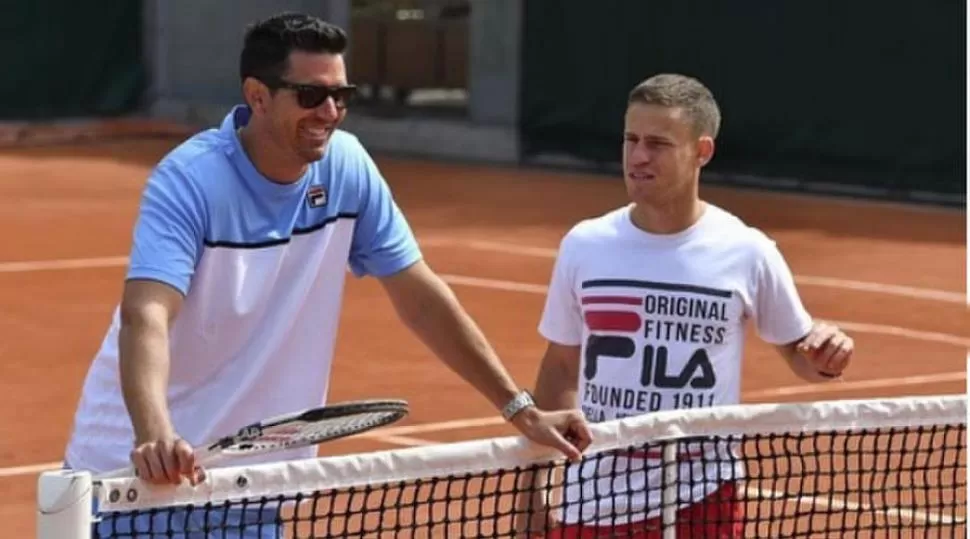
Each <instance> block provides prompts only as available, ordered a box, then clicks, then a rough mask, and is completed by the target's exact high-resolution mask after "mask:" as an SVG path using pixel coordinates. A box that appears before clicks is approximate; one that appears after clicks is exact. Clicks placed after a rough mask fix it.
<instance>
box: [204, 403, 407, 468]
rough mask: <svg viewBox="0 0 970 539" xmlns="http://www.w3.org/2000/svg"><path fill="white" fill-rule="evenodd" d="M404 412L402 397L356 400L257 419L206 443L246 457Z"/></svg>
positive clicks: (371, 425)
mask: <svg viewBox="0 0 970 539" xmlns="http://www.w3.org/2000/svg"><path fill="white" fill-rule="evenodd" d="M407 414H408V403H407V401H404V400H394V399H384V400H357V401H349V402H342V403H335V404H330V405H327V406H320V407H316V408H309V409H307V410H303V411H300V412H294V413H290V414H284V415H280V416H276V417H272V418H268V419H265V420H263V421H258V422H256V423H252V424H250V425H246V426H245V427H243V428H241V429H239V430H238V431H237V432H236V434H233V435H229V436H225V437H223V438H221V439H219V440H217V441H215V442H213V443H211V444H209V445H207V446H206V448H205V450H206V453H208V454H209V455H210V456H216V455H218V457H220V458H222V457H229V458H232V457H248V456H253V455H262V454H265V453H272V452H276V451H285V450H289V449H298V448H301V447H308V446H312V445H318V444H321V443H324V442H329V441H331V440H336V439H338V438H344V437H347V436H352V435H354V434H360V433H362V432H367V431H369V430H372V429H375V428H378V427H382V426H386V425H390V424H391V423H395V422H397V421H399V420H401V419H402V418H403V417H405V416H406V415H407Z"/></svg>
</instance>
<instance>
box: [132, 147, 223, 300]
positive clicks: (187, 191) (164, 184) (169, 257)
mask: <svg viewBox="0 0 970 539" xmlns="http://www.w3.org/2000/svg"><path fill="white" fill-rule="evenodd" d="M205 222H206V213H205V203H204V200H203V197H202V194H201V193H200V192H199V190H198V187H197V186H196V185H195V184H194V183H193V182H191V181H190V180H189V179H188V178H186V177H185V176H184V175H182V174H180V173H179V172H178V171H176V170H173V169H172V167H170V166H167V165H165V164H162V165H160V166H159V167H157V168H156V169H155V170H154V171H153V172H152V175H151V176H150V177H149V178H148V182H147V184H146V185H145V189H144V191H143V193H142V200H141V206H140V208H139V212H138V219H137V221H136V222H135V230H134V237H133V239H132V247H131V257H130V260H129V264H128V275H127V278H128V279H150V280H154V281H160V282H163V283H165V284H168V285H170V286H173V287H175V288H176V289H178V290H179V291H180V292H182V294H183V295H184V294H186V293H188V290H189V283H190V282H191V280H192V276H193V274H194V273H195V267H196V264H197V263H198V261H199V257H200V256H201V254H202V247H203V241H204V238H205Z"/></svg>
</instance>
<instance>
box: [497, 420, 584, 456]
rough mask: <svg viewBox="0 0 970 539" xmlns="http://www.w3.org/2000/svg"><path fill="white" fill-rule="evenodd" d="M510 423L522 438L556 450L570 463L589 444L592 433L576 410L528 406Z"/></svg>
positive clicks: (581, 453) (580, 454)
mask: <svg viewBox="0 0 970 539" xmlns="http://www.w3.org/2000/svg"><path fill="white" fill-rule="evenodd" d="M512 424H513V425H515V427H516V428H517V429H519V431H520V432H521V433H522V434H523V435H524V436H525V437H526V438H528V439H530V440H532V441H533V442H536V443H538V444H542V445H546V446H549V447H553V448H555V449H558V450H559V451H560V452H562V454H563V455H565V456H566V458H568V459H569V460H570V461H572V462H579V460H580V459H582V457H583V451H585V450H586V448H587V447H589V445H590V444H591V443H592V442H593V433H592V432H590V430H589V425H588V424H587V423H586V418H585V417H583V414H582V412H580V411H579V410H558V411H554V412H547V411H544V410H539V409H538V408H536V407H535V406H532V407H529V408H526V409H525V410H522V411H521V412H519V413H518V414H516V415H515V416H514V417H512Z"/></svg>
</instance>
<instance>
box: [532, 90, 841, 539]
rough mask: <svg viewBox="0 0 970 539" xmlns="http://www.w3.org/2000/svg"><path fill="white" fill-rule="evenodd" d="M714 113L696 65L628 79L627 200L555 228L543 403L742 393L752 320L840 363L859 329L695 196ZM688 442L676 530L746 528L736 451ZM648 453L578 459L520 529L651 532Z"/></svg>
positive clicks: (823, 362)
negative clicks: (805, 291)
mask: <svg viewBox="0 0 970 539" xmlns="http://www.w3.org/2000/svg"><path fill="white" fill-rule="evenodd" d="M719 124H720V113H719V110H718V106H717V104H716V102H715V100H714V98H713V96H712V94H711V92H710V91H709V90H708V89H707V88H706V87H704V85H703V84H701V83H700V82H699V81H697V80H695V79H692V78H690V77H685V76H681V75H674V74H661V75H657V76H655V77H652V78H650V79H647V80H646V81H644V82H642V83H641V84H639V85H638V86H636V87H635V88H634V89H633V90H632V91H631V93H630V94H629V99H628V107H627V111H626V117H625V129H624V135H623V137H624V141H623V171H624V182H625V185H626V189H627V193H628V196H629V198H630V199H631V201H632V203H631V204H629V205H627V206H624V207H622V208H619V209H616V210H613V211H611V212H609V213H607V214H605V215H602V216H599V217H595V218H591V219H587V220H584V221H582V222H580V223H578V224H576V225H575V226H574V227H573V228H572V229H571V230H570V231H569V232H568V233H567V234H566V236H565V237H564V238H563V240H562V242H561V245H560V250H559V254H558V258H557V260H556V263H555V269H554V271H553V275H552V278H551V282H550V286H549V292H548V297H547V300H546V305H545V309H544V311H543V313H542V318H541V322H540V325H539V331H540V333H541V334H542V335H543V337H545V338H546V339H547V340H548V348H547V350H546V353H545V355H544V357H543V359H542V365H541V368H540V372H539V375H538V380H537V382H536V388H535V397H536V401H537V402H538V403H539V404H540V406H544V407H551V408H562V407H568V406H581V407H582V409H583V411H584V413H585V415H586V417H587V419H588V420H590V421H591V422H598V421H605V420H611V419H616V418H620V417H625V416H631V415H637V414H643V413H649V412H653V411H658V410H671V409H688V408H701V407H710V406H718V405H729V404H737V403H739V402H740V399H741V379H740V378H741V362H742V354H743V351H744V331H745V329H744V325H745V323H746V321H747V320H751V321H752V322H753V324H754V328H755V329H756V331H757V334H758V336H759V337H760V338H761V339H763V340H764V341H766V342H768V343H771V344H773V345H775V346H776V347H777V349H778V350H779V352H780V354H781V356H782V357H783V358H785V359H786V360H787V364H788V366H789V367H790V368H792V369H794V370H795V371H796V372H797V373H798V374H799V375H800V376H801V377H802V378H805V379H807V380H810V381H813V382H814V381H822V380H830V379H832V378H833V377H838V376H840V375H841V373H842V371H843V370H844V369H845V368H846V366H847V364H848V362H849V358H850V357H851V355H852V351H853V342H852V339H851V338H849V337H848V336H847V335H846V334H845V333H843V332H842V331H840V330H839V329H838V328H836V327H834V326H832V325H830V324H826V323H824V322H819V321H815V320H813V319H812V317H811V316H810V315H809V314H808V313H807V312H806V310H805V308H804V307H803V305H802V302H801V299H800V298H799V295H798V292H797V291H796V289H795V284H794V279H793V276H792V274H791V272H790V270H789V268H788V266H787V264H786V262H785V260H784V258H783V257H782V255H781V253H780V252H779V250H778V248H777V247H776V245H775V243H774V242H773V241H772V240H771V239H770V238H768V237H767V236H766V235H765V234H763V233H762V232H760V231H758V230H757V229H754V228H752V227H749V226H747V225H745V223H743V222H742V221H741V220H740V219H738V218H737V217H735V216H734V215H731V214H730V213H728V212H727V211H725V210H723V209H721V208H718V207H716V206H714V205H712V204H710V203H707V202H704V201H703V200H701V199H700V198H699V193H698V184H699V178H700V171H701V168H702V167H704V166H705V165H706V164H707V163H708V162H709V161H710V159H711V157H712V156H713V154H714V140H715V138H716V136H717V132H718V128H719ZM766 368H771V366H770V365H769V366H767V367H766ZM692 456H696V455H693V453H688V454H686V455H681V457H682V458H684V459H686V460H687V462H686V463H682V465H681V466H687V467H690V466H692V467H691V468H687V467H685V468H682V472H686V473H682V474H681V477H682V478H683V477H704V478H705V479H706V480H704V481H696V482H693V483H691V482H688V484H686V485H684V486H682V487H681V489H680V492H681V497H682V499H683V498H687V499H686V500H684V501H686V502H687V503H686V507H683V508H682V509H681V510H680V512H679V514H678V527H679V532H680V534H679V535H678V537H741V536H742V533H743V529H742V523H741V522H740V521H741V503H740V502H739V501H737V500H736V497H735V483H734V481H733V479H734V478H737V475H736V472H737V470H736V469H735V466H736V465H732V464H731V463H729V462H722V463H720V464H718V463H713V462H709V463H706V464H705V463H703V462H693V463H691V462H689V461H690V459H691V457H692ZM656 457H657V455H652V454H647V453H645V454H642V455H640V454H637V455H624V456H617V457H616V458H612V459H610V461H611V462H610V463H607V464H601V465H600V467H601V469H602V472H601V473H600V474H599V476H600V477H601V479H598V480H590V477H591V476H595V475H596V474H597V472H598V470H597V469H595V468H596V467H597V465H596V464H589V465H584V466H581V467H571V468H570V473H571V475H572V476H576V475H579V474H581V475H582V477H583V478H584V485H585V487H583V488H584V491H583V492H578V491H577V489H576V488H571V489H569V488H567V489H566V492H565V493H564V501H565V508H564V511H563V513H562V515H557V516H554V515H551V514H548V513H550V512H548V511H543V510H541V509H540V510H539V511H537V512H536V516H535V517H534V518H532V519H531V522H527V520H529V519H525V518H520V520H519V522H518V523H517V526H518V528H519V529H520V530H522V529H524V527H525V526H526V525H530V526H532V527H531V528H530V529H532V530H544V529H546V526H550V527H555V528H556V530H555V531H554V532H551V533H549V534H546V535H545V537H547V538H553V537H556V538H580V537H599V536H600V535H597V534H601V533H612V534H616V535H615V536H623V537H638V538H648V537H658V538H659V537H660V535H659V530H658V528H659V526H658V523H659V505H660V503H659V502H660V496H659V494H660V492H659V485H660V480H661V478H660V473H661V472H660V469H659V467H658V463H659V461H656ZM632 459H647V460H651V459H652V460H654V461H656V462H654V463H652V464H649V463H648V464H649V466H650V467H651V469H652V470H655V471H652V472H650V473H648V474H642V473H631V474H628V475H623V469H624V468H623V467H624V466H630V467H631V469H632V468H639V469H643V463H642V462H641V463H640V464H639V465H637V464H636V463H634V462H631V460H632ZM695 460H697V459H695ZM590 467H592V468H594V469H588V468H590ZM617 473H619V474H620V476H618V477H612V476H614V475H616V474H617ZM722 478H729V479H722ZM575 479H576V477H573V480H575ZM526 501H531V502H532V503H533V505H534V506H535V505H536V504H541V503H543V502H541V500H540V499H538V498H537V497H536V498H535V499H532V500H527V497H522V498H520V500H519V504H520V508H522V507H524V506H523V505H522V504H524V503H525V502H526ZM540 507H541V505H540ZM578 521H581V522H582V523H583V525H582V526H578V525H576V524H574V523H576V522H578ZM597 523H599V524H601V525H602V527H601V528H597V526H596V524H597ZM692 524H693V526H691V525H692ZM610 536H613V535H610Z"/></svg>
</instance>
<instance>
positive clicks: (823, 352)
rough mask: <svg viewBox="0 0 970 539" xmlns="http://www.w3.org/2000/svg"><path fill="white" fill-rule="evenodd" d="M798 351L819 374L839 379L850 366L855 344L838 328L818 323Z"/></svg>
mask: <svg viewBox="0 0 970 539" xmlns="http://www.w3.org/2000/svg"><path fill="white" fill-rule="evenodd" d="M796 349H797V350H798V353H799V354H801V355H802V356H803V357H804V358H805V359H806V360H808V362H809V363H810V364H811V365H812V366H813V367H814V368H815V370H816V371H817V372H818V373H819V374H821V375H823V376H826V377H829V378H838V377H839V376H842V372H843V371H845V369H846V367H848V366H849V360H851V359H852V353H853V352H854V351H855V343H854V342H853V340H852V338H851V337H849V336H848V335H846V334H845V333H844V332H843V331H842V330H841V329H839V328H838V327H837V326H835V325H833V324H829V323H826V322H818V323H816V324H815V325H814V326H813V327H812V330H811V331H810V332H809V333H808V335H806V336H805V338H804V339H802V340H801V342H799V343H798V346H797V348H796Z"/></svg>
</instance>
